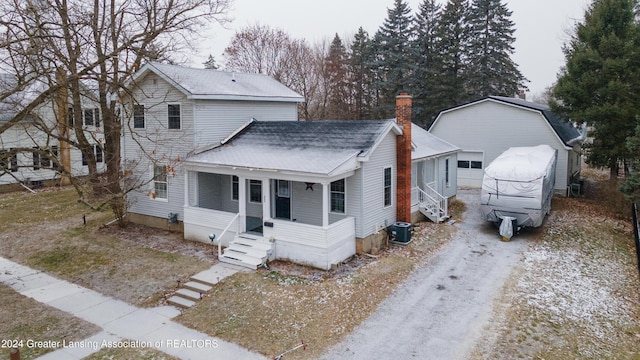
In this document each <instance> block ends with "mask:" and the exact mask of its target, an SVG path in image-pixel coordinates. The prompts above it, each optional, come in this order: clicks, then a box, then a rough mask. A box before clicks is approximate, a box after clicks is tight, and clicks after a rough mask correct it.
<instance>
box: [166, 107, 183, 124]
mask: <svg viewBox="0 0 640 360" xmlns="http://www.w3.org/2000/svg"><path fill="white" fill-rule="evenodd" d="M167 111H168V126H169V129H180V126H181V124H180V104H168V105H167Z"/></svg>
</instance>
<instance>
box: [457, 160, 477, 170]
mask: <svg viewBox="0 0 640 360" xmlns="http://www.w3.org/2000/svg"><path fill="white" fill-rule="evenodd" d="M458 169H482V161H473V160H458Z"/></svg>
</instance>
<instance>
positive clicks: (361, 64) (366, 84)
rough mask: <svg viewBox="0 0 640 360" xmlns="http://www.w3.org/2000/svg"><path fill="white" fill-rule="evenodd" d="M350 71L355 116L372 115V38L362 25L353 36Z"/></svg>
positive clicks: (360, 118) (364, 117) (366, 116)
mask: <svg viewBox="0 0 640 360" xmlns="http://www.w3.org/2000/svg"><path fill="white" fill-rule="evenodd" d="M349 72H350V73H351V76H352V82H353V83H352V85H353V97H354V116H353V117H354V118H355V119H358V120H363V119H369V118H370V117H371V115H370V114H371V106H372V102H373V101H372V99H371V81H372V73H371V39H370V38H369V34H368V33H367V32H366V31H364V29H363V28H362V27H360V28H359V29H358V32H357V33H356V35H355V36H354V38H353V42H352V43H351V52H350V54H349Z"/></svg>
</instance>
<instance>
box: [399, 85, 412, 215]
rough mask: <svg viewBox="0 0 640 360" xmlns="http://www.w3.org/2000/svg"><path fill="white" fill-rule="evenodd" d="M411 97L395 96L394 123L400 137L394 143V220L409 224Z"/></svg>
mask: <svg viewBox="0 0 640 360" xmlns="http://www.w3.org/2000/svg"><path fill="white" fill-rule="evenodd" d="M411 99H412V98H411V96H410V95H408V94H407V93H401V94H400V95H398V96H396V122H397V124H398V126H400V127H401V128H402V136H399V137H398V141H397V143H396V167H397V176H396V179H397V180H396V186H397V187H396V199H397V200H396V220H397V221H404V222H411Z"/></svg>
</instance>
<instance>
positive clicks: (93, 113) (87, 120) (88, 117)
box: [83, 109, 100, 127]
mask: <svg viewBox="0 0 640 360" xmlns="http://www.w3.org/2000/svg"><path fill="white" fill-rule="evenodd" d="M83 118H84V125H85V126H96V127H99V126H100V110H99V109H84V111H83Z"/></svg>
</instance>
